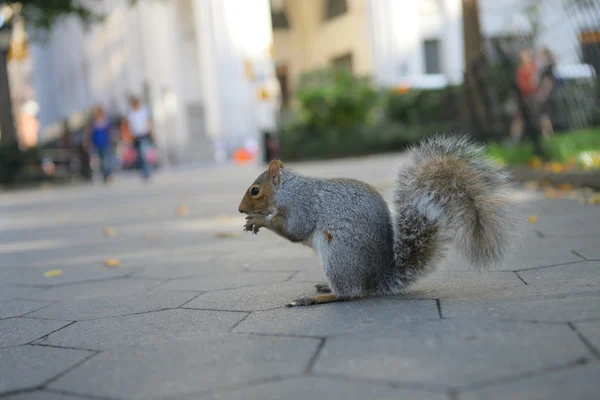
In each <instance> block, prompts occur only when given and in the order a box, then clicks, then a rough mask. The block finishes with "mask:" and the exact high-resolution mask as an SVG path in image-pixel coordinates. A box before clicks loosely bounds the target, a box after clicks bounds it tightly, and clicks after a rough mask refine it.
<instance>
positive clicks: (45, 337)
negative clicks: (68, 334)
mask: <svg viewBox="0 0 600 400" xmlns="http://www.w3.org/2000/svg"><path fill="white" fill-rule="evenodd" d="M32 319H33V318H32ZM75 322H77V321H71V322H69V323H68V324H66V325H63V326H61V327H60V328H58V329H55V330H53V331H52V332H49V333H46V334H45V335H43V336H41V337H39V338H37V339H34V340H32V341H30V342H29V343H27V344H29V345H32V344H34V343H35V342H41V341H44V340H47V339H48V337H49V336H50V335H52V334H53V333H56V332H58V331H61V330H63V329H65V328H67V327H69V326H71V325H73V324H74V323H75Z"/></svg>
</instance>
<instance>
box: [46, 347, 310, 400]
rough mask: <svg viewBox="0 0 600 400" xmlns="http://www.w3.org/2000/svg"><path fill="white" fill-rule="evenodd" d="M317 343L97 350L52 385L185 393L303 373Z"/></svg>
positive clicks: (145, 396)
mask: <svg viewBox="0 0 600 400" xmlns="http://www.w3.org/2000/svg"><path fill="white" fill-rule="evenodd" d="M318 345H319V341H318V340H316V339H307V338H282V337H264V336H247V337H245V336H240V335H228V336H222V337H217V338H208V339H204V340H202V339H196V340H190V341H176V342H163V343H162V344H161V345H160V346H159V347H156V346H153V345H149V346H145V347H144V346H142V347H135V348H132V349H129V350H122V349H119V350H118V351H116V352H104V353H100V354H98V355H97V356H95V357H93V358H92V359H91V360H89V361H88V362H86V363H84V364H82V365H81V366H79V367H78V368H77V369H75V370H73V371H71V372H69V373H67V374H65V375H64V376H62V377H61V378H59V379H58V380H57V381H56V382H54V383H52V384H50V388H54V389H59V390H67V391H69V392H74V393H77V394H84V395H85V394H88V395H95V396H99V397H109V398H117V399H136V400H137V399H140V400H151V399H160V398H163V397H166V396H170V397H182V396H184V395H191V394H194V393H201V392H207V391H211V390H215V389H218V388H225V387H228V386H233V385H239V384H243V383H249V382H252V381H257V380H261V379H266V378H278V377H284V376H287V375H294V374H300V373H301V372H302V371H303V370H304V369H305V368H306V366H307V364H308V362H309V361H310V359H311V357H312V356H313V354H314V352H315V351H316V349H317V347H318ZM92 376H93V377H95V378H94V379H93V380H90V379H89V377H92ZM81 382H86V385H82V384H81Z"/></svg>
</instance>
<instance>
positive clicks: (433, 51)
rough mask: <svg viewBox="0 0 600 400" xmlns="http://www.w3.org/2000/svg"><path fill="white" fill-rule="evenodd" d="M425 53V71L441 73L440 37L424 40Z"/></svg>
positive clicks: (427, 72)
mask: <svg viewBox="0 0 600 400" xmlns="http://www.w3.org/2000/svg"><path fill="white" fill-rule="evenodd" d="M423 50H424V51H423V53H424V54H425V73H426V74H428V75H429V74H440V73H441V72H442V66H441V60H440V41H439V39H429V40H425V41H424V42H423Z"/></svg>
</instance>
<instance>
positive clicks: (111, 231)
mask: <svg viewBox="0 0 600 400" xmlns="http://www.w3.org/2000/svg"><path fill="white" fill-rule="evenodd" d="M104 234H105V235H106V236H115V235H116V234H117V230H116V229H115V228H111V227H110V226H108V227H106V228H104Z"/></svg>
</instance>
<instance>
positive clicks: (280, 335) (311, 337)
mask: <svg viewBox="0 0 600 400" xmlns="http://www.w3.org/2000/svg"><path fill="white" fill-rule="evenodd" d="M228 333H231V334H232V335H240V336H242V335H252V336H264V337H282V338H297V339H317V340H323V339H327V338H330V337H339V336H345V335H349V334H351V333H352V332H348V333H338V334H335V335H328V336H318V335H302V334H293V333H262V332H228Z"/></svg>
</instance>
